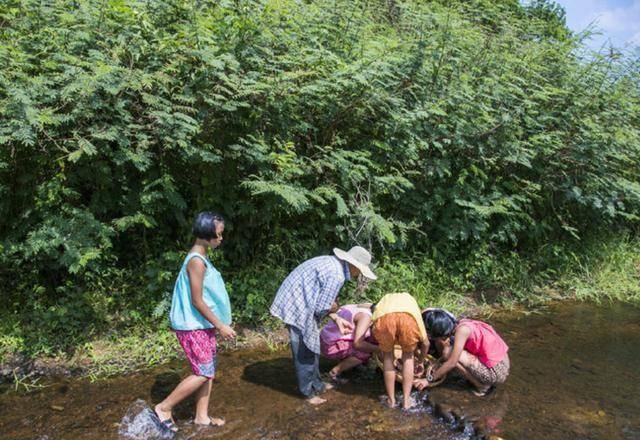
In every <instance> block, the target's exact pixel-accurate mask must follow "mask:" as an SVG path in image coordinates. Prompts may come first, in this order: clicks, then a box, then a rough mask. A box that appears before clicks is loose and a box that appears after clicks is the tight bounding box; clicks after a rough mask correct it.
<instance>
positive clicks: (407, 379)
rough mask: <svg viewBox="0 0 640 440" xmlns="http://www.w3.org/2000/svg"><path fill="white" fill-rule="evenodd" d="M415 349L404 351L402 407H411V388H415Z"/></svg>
mask: <svg viewBox="0 0 640 440" xmlns="http://www.w3.org/2000/svg"><path fill="white" fill-rule="evenodd" d="M413 363H414V362H413V351H403V352H402V408H403V409H409V408H411V406H412V405H411V389H412V388H413Z"/></svg>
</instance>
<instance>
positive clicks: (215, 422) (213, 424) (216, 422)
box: [193, 417, 227, 428]
mask: <svg viewBox="0 0 640 440" xmlns="http://www.w3.org/2000/svg"><path fill="white" fill-rule="evenodd" d="M225 423H227V422H226V421H225V420H224V419H219V418H217V417H209V423H196V422H195V421H194V422H193V424H194V425H196V426H201V427H203V428H219V427H220V426H224V424H225Z"/></svg>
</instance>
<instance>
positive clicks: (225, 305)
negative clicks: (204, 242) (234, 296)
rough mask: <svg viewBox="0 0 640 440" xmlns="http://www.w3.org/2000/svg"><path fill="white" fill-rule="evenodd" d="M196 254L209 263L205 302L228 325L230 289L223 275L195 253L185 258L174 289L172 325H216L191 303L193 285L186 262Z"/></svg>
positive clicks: (186, 327) (183, 327) (197, 327)
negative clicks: (226, 285)
mask: <svg viewBox="0 0 640 440" xmlns="http://www.w3.org/2000/svg"><path fill="white" fill-rule="evenodd" d="M194 257H196V258H200V259H202V261H204V264H205V265H206V266H207V269H206V271H205V273H204V280H203V282H202V298H203V300H204V302H205V304H206V305H207V307H209V309H211V311H212V312H213V314H214V315H216V316H217V317H218V319H220V321H222V322H223V323H224V324H226V325H229V324H231V304H230V302H229V294H228V293H227V289H226V288H225V287H224V280H223V279H222V275H221V274H220V272H218V271H217V270H216V268H215V267H213V265H212V264H211V263H210V262H209V260H208V259H206V258H205V257H203V256H202V255H200V254H198V253H195V252H194V253H190V254H189V255H187V257H186V258H185V259H184V263H182V268H181V269H180V273H179V274H178V279H177V280H176V284H175V286H174V288H173V298H172V300H171V312H170V314H169V319H170V320H171V328H172V329H174V330H200V329H206V328H212V327H213V324H211V323H210V322H209V321H207V319H206V318H205V317H204V316H202V314H201V313H200V312H198V310H197V309H196V308H195V307H194V306H193V304H192V303H191V285H190V284H189V274H188V272H187V265H188V264H189V261H191V259H192V258H194Z"/></svg>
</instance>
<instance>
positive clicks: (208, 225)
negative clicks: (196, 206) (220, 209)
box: [192, 211, 224, 240]
mask: <svg viewBox="0 0 640 440" xmlns="http://www.w3.org/2000/svg"><path fill="white" fill-rule="evenodd" d="M220 223H224V218H223V217H222V216H221V215H220V214H218V213H215V212H211V211H204V212H201V213H200V214H198V215H197V216H196V219H195V220H194V221H193V228H192V231H193V235H195V237H196V238H202V239H203V240H211V239H212V238H217V237H218V234H216V227H217V226H218V224H220Z"/></svg>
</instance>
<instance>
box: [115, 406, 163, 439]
mask: <svg viewBox="0 0 640 440" xmlns="http://www.w3.org/2000/svg"><path fill="white" fill-rule="evenodd" d="M118 434H120V437H123V438H126V439H129V440H172V439H173V438H174V437H175V433H174V432H172V431H171V430H170V429H168V428H167V427H166V426H164V425H162V424H161V423H160V420H158V417H157V416H156V414H155V412H154V411H153V410H152V409H151V408H149V406H148V405H147V403H146V402H145V401H144V400H141V399H138V400H136V401H135V402H134V403H133V404H132V405H131V406H130V407H129V409H128V410H127V413H126V414H125V415H124V417H123V418H122V421H121V422H120V429H119V430H118Z"/></svg>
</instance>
